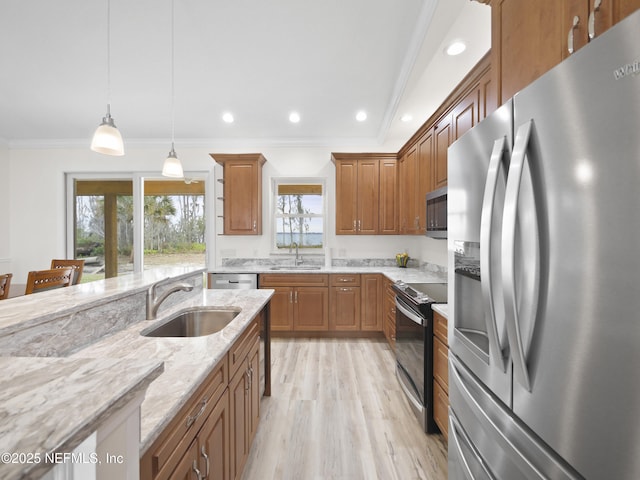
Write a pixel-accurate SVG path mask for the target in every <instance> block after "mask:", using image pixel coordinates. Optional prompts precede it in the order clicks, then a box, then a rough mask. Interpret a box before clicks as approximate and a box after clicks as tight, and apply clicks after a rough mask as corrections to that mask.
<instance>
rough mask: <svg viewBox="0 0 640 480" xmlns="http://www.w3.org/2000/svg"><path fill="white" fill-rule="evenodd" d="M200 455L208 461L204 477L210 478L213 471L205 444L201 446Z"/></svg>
mask: <svg viewBox="0 0 640 480" xmlns="http://www.w3.org/2000/svg"><path fill="white" fill-rule="evenodd" d="M200 455H202V458H204V461H205V462H207V473H205V474H204V477H203V478H209V472H210V471H211V467H210V465H209V455H207V452H206V451H205V450H204V445H202V447H200Z"/></svg>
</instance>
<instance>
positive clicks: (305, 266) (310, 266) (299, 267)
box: [269, 265, 322, 270]
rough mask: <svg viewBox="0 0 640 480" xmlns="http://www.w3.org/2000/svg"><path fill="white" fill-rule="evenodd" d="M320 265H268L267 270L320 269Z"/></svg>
mask: <svg viewBox="0 0 640 480" xmlns="http://www.w3.org/2000/svg"><path fill="white" fill-rule="evenodd" d="M321 268H322V267H318V266H314V265H290V266H282V267H270V268H269V270H320V269H321Z"/></svg>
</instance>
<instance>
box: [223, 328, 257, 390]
mask: <svg viewBox="0 0 640 480" xmlns="http://www.w3.org/2000/svg"><path fill="white" fill-rule="evenodd" d="M258 334H259V332H258V321H257V319H256V320H253V321H252V322H251V325H249V326H248V327H247V329H246V330H245V331H244V333H243V334H242V336H241V337H240V338H239V339H238V340H236V342H235V343H234V344H233V346H232V347H231V350H229V377H230V378H232V377H233V375H234V374H235V373H236V371H237V370H238V369H239V368H240V367H241V366H242V365H243V364H244V362H245V360H246V357H247V354H248V353H249V349H250V348H251V346H252V345H253V344H254V343H255V342H256V341H257V340H258Z"/></svg>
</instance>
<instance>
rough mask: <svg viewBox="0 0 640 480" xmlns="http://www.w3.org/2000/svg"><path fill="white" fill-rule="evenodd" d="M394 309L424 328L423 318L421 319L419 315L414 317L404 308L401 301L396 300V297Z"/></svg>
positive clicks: (413, 314) (412, 313)
mask: <svg viewBox="0 0 640 480" xmlns="http://www.w3.org/2000/svg"><path fill="white" fill-rule="evenodd" d="M396 308H397V309H398V310H400V311H401V312H402V314H403V315H404V316H405V317H407V318H408V319H409V320H411V321H412V322H415V323H417V324H418V325H422V326H424V318H422V317H421V316H420V315H416V314H415V313H414V312H412V311H411V310H409V309H408V307H405V306H404V304H403V303H402V301H400V300H398V297H396Z"/></svg>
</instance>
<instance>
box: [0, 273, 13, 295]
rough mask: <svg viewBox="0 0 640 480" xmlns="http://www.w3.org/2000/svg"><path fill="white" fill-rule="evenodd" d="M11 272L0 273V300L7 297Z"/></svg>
mask: <svg viewBox="0 0 640 480" xmlns="http://www.w3.org/2000/svg"><path fill="white" fill-rule="evenodd" d="M12 276H13V275H12V274H11V273H3V274H1V275H0V300H4V299H5V298H9V287H10V286H11V277H12Z"/></svg>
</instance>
